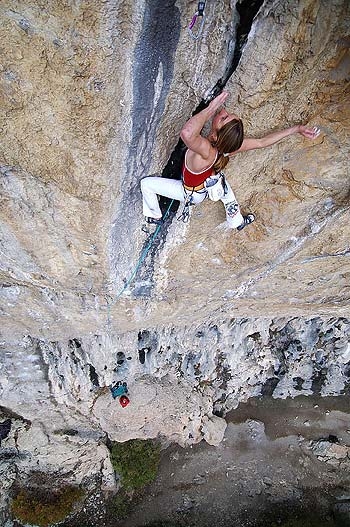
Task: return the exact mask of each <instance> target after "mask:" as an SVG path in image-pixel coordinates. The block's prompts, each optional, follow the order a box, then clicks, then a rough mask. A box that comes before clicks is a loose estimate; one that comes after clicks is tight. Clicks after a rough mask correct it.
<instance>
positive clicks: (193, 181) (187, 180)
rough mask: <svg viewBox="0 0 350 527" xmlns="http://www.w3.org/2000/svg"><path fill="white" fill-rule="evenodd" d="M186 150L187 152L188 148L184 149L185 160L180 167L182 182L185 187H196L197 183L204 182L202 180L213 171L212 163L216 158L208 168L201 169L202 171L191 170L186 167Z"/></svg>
mask: <svg viewBox="0 0 350 527" xmlns="http://www.w3.org/2000/svg"><path fill="white" fill-rule="evenodd" d="M187 152H188V150H187V151H186V154H185V160H184V164H183V167H182V181H183V182H184V184H185V185H186V186H187V187H198V186H199V185H201V184H202V183H204V181H205V180H206V179H207V178H208V177H209V176H211V175H212V173H213V165H214V164H215V161H216V158H215V160H214V161H213V163H212V164H211V165H210V166H209V167H208V168H206V169H205V170H203V171H202V172H192V171H191V170H190V169H189V168H188V167H187V164H186V157H187Z"/></svg>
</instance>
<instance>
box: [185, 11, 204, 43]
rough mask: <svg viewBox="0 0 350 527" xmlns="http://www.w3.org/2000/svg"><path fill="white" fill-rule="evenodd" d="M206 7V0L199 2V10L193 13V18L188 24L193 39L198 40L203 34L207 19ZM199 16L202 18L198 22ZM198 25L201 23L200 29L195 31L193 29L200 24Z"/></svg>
mask: <svg viewBox="0 0 350 527" xmlns="http://www.w3.org/2000/svg"><path fill="white" fill-rule="evenodd" d="M204 8H205V2H198V8H197V11H196V12H195V14H194V15H193V17H192V20H191V22H190V24H189V26H188V31H189V34H190V35H191V37H192V38H193V40H198V39H199V37H200V36H201V34H202V31H203V27H204V20H205V13H204ZM199 17H201V19H202V20H201V21H200V22H198V23H197V20H198V18H199ZM198 25H199V27H198V30H197V32H196V33H194V32H193V29H194V27H195V26H198Z"/></svg>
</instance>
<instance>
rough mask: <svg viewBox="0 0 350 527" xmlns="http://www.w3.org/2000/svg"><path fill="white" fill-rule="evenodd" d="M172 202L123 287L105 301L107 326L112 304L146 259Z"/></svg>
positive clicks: (109, 320)
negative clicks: (110, 299)
mask: <svg viewBox="0 0 350 527" xmlns="http://www.w3.org/2000/svg"><path fill="white" fill-rule="evenodd" d="M173 203H174V200H173V199H172V200H171V202H170V203H169V206H168V208H167V210H166V212H165V214H164V216H163V219H162V222H161V223H157V224H156V225H157V228H156V230H155V231H154V233H153V235H152V237H151V239H150V241H149V243H148V245H147V247H146V248H145V249H144V251H143V252H142V254H141V256H140V258H139V260H138V262H137V264H136V266H135V269H134V270H133V272H132V273H131V275H130V277H129V279H128V280H127V281H126V282H125V285H124V287H123V288H122V289H121V290H120V291H119V293H118V294H117V295H116V296H115V297H114V298H113V300H112V302H110V303H109V302H108V301H107V327H110V324H111V308H112V306H113V305H114V304H115V303H116V301H117V300H118V298H119V297H120V296H121V295H122V294H123V293H124V292H125V291H126V290H127V289H128V287H129V285H130V284H131V282H132V281H133V279H134V278H135V276H136V274H137V272H138V270H139V269H140V267H141V265H142V264H143V262H144V260H145V259H146V256H147V254H148V253H149V251H150V249H151V247H152V245H153V242H154V240H155V239H156V237H157V236H158V233H159V231H160V230H161V228H162V226H163V225H164V222H165V219H166V218H167V216H168V215H169V212H170V209H171V207H172V204H173Z"/></svg>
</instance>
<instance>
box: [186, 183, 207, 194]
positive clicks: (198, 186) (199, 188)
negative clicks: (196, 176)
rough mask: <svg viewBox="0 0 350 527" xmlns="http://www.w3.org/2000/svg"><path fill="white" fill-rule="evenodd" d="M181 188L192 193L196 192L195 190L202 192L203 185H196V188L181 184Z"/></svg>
mask: <svg viewBox="0 0 350 527" xmlns="http://www.w3.org/2000/svg"><path fill="white" fill-rule="evenodd" d="M183 186H184V188H185V189H186V190H191V191H192V192H197V190H202V189H203V188H204V183H201V184H200V185H197V187H189V186H188V185H185V183H183Z"/></svg>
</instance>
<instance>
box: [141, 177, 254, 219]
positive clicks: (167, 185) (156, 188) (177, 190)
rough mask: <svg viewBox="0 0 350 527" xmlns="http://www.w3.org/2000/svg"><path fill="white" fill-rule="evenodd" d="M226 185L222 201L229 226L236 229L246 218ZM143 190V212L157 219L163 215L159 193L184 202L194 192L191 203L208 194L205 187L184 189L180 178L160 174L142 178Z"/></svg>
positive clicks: (195, 202) (197, 201) (199, 201)
mask: <svg viewBox="0 0 350 527" xmlns="http://www.w3.org/2000/svg"><path fill="white" fill-rule="evenodd" d="M226 186H227V190H226V194H225V196H224V197H223V198H222V199H221V200H220V201H222V203H223V204H224V207H225V210H226V221H227V223H228V226H229V227H231V228H232V229H235V228H236V227H238V226H239V225H241V224H242V223H243V221H244V220H243V216H242V214H241V211H240V208H239V205H238V202H237V200H236V197H235V195H234V193H233V191H232V189H231V187H230V185H229V184H228V183H227V181H226ZM141 192H142V198H143V214H144V215H145V216H147V217H148V218H156V219H159V218H161V217H162V212H161V210H160V207H159V203H158V197H157V194H158V195H159V196H165V197H166V198H170V199H176V200H177V201H181V202H184V201H185V200H186V198H187V196H189V195H191V194H192V197H191V203H192V204H194V205H197V204H198V203H201V202H202V201H203V200H204V199H205V198H206V197H207V195H208V194H207V192H206V190H204V189H203V190H200V191H198V192H193V193H192V191H189V190H186V189H184V187H183V184H182V181H180V180H179V179H167V178H163V177H160V176H149V177H145V178H143V179H141Z"/></svg>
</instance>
